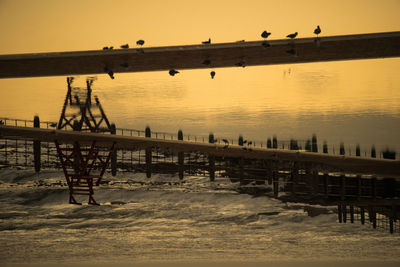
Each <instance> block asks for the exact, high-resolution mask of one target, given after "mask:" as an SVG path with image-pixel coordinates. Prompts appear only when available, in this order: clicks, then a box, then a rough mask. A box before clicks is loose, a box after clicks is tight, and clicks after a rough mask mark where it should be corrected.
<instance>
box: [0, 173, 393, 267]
mask: <svg viewBox="0 0 400 267" xmlns="http://www.w3.org/2000/svg"><path fill="white" fill-rule="evenodd" d="M0 177H1V180H0V204H1V205H0V248H1V249H0V265H2V264H20V263H25V264H27V263H29V264H45V263H47V264H50V266H52V265H54V264H65V266H67V265H68V264H71V263H80V264H84V265H86V264H87V263H91V264H93V266H98V265H96V264H99V263H108V264H109V265H107V266H115V264H119V263H126V264H129V265H127V266H131V265H132V264H135V263H136V264H137V263H141V262H153V263H154V262H155V263H158V265H159V263H165V262H180V263H182V262H183V263H185V262H186V263H188V262H200V263H201V262H213V263H214V264H213V265H212V266H218V264H215V263H218V262H231V264H232V263H247V264H248V265H245V266H254V265H252V264H249V263H251V262H264V265H261V266H265V263H266V262H269V263H270V264H271V266H276V265H275V263H274V262H286V261H287V262H289V263H291V264H288V265H283V266H293V264H296V266H298V264H299V263H302V262H306V263H307V264H305V265H304V266H315V265H310V264H309V262H310V261H311V262H312V261H318V262H319V264H317V265H316V266H326V263H325V262H328V263H329V262H341V263H342V264H343V263H344V264H345V266H350V264H349V262H352V261H356V262H358V264H356V265H354V264H351V266H365V263H368V262H371V261H372V262H373V261H379V262H382V261H384V262H385V266H396V264H393V263H392V264H390V262H397V264H398V262H399V261H400V246H399V240H400V237H399V235H398V234H393V235H391V234H390V233H388V231H384V230H375V229H373V228H372V227H371V226H370V225H368V224H366V225H361V224H360V223H359V222H356V223H354V224H350V223H348V224H339V223H337V215H336V214H335V213H334V208H335V207H320V206H309V205H304V204H296V203H282V202H280V201H278V200H276V199H272V198H269V197H267V196H259V197H253V196H250V195H246V194H239V193H238V192H237V191H236V187H237V184H232V183H230V182H229V180H228V179H221V178H217V179H216V181H215V182H209V179H208V177H186V178H185V180H184V181H183V182H180V181H179V178H178V177H176V176H168V175H154V176H153V177H152V178H151V179H147V178H146V177H145V174H133V173H119V174H118V177H116V178H115V177H109V176H107V177H105V179H106V180H108V181H110V182H109V183H108V184H103V185H101V186H100V188H96V193H95V198H96V200H97V201H98V202H99V203H101V206H90V205H82V206H77V205H69V204H67V199H68V187H67V185H66V183H65V179H64V175H63V173H62V172H61V171H50V170H46V171H43V172H41V173H40V174H39V175H37V174H35V173H34V171H32V170H21V169H19V170H12V169H8V170H7V169H2V170H0ZM84 200H87V199H84ZM309 214H313V215H312V216H309ZM389 261H390V262H389ZM1 263H2V264H1ZM111 264H112V265H111ZM2 266H3V265H2ZM182 266H185V265H182ZM186 266H187V265H186ZM200 266H201V265H200ZM208 266H209V265H208ZM224 266H232V265H229V264H228V265H224ZM234 266H236V265H234ZM240 266H243V265H242V264H241V265H240ZM258 266H260V265H258ZM279 266H282V265H279ZM332 266H335V265H332ZM368 266H371V265H368ZM372 266H373V265H372ZM397 266H398V265H397Z"/></svg>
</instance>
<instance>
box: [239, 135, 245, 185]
mask: <svg viewBox="0 0 400 267" xmlns="http://www.w3.org/2000/svg"><path fill="white" fill-rule="evenodd" d="M238 144H239V146H243V136H241V135H239V139H238ZM243 176H244V169H243V158H242V157H240V158H239V179H240V184H244V177H243Z"/></svg>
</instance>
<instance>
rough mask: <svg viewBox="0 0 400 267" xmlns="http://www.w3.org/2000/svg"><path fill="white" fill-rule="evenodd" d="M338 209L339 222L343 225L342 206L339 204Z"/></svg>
mask: <svg viewBox="0 0 400 267" xmlns="http://www.w3.org/2000/svg"><path fill="white" fill-rule="evenodd" d="M337 209H338V220H339V223H342V214H343V213H342V204H338V207H337Z"/></svg>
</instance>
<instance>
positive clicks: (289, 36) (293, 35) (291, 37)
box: [286, 32, 297, 39]
mask: <svg viewBox="0 0 400 267" xmlns="http://www.w3.org/2000/svg"><path fill="white" fill-rule="evenodd" d="M296 36H297V32H295V33H292V34H289V35H286V37H288V38H290V39H294V38H296Z"/></svg>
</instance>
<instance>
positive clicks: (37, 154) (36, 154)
mask: <svg viewBox="0 0 400 267" xmlns="http://www.w3.org/2000/svg"><path fill="white" fill-rule="evenodd" d="M33 127H35V128H40V119H39V116H35V117H34V118H33ZM40 146H41V145H40V141H38V140H35V141H33V160H34V163H35V171H36V172H40V166H41V160H40V158H41V148H40Z"/></svg>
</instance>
